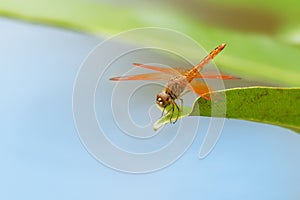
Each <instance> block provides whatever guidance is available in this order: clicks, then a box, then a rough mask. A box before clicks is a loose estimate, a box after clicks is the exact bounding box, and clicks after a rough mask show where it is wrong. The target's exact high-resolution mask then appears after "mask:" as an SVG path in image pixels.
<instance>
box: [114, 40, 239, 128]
mask: <svg viewBox="0 0 300 200" xmlns="http://www.w3.org/2000/svg"><path fill="white" fill-rule="evenodd" d="M225 46H226V43H223V44H221V45H219V46H217V47H216V48H215V49H214V50H212V51H211V52H210V53H209V54H208V55H207V56H206V57H204V58H203V59H202V60H201V61H200V62H199V63H198V64H196V65H195V66H194V67H192V68H191V69H185V68H165V67H157V66H151V65H143V64H139V63H133V65H134V66H136V67H141V68H145V69H149V70H153V71H156V73H147V74H137V75H129V76H119V77H113V78H110V80H111V81H129V80H165V81H167V84H166V86H165V88H164V89H163V90H162V91H161V92H159V93H158V94H157V95H156V104H157V105H158V106H159V107H161V108H162V110H163V111H162V116H163V115H164V113H165V115H167V114H169V113H170V115H171V116H170V123H176V122H177V120H178V118H179V116H180V112H182V110H183V99H182V96H183V95H184V94H186V92H189V91H193V92H194V93H196V94H197V95H199V96H200V97H202V98H204V99H206V100H211V97H210V96H209V95H208V94H209V93H211V92H212V91H214V90H213V89H212V88H211V87H210V86H207V84H206V83H205V82H203V81H201V79H204V78H210V79H222V80H230V79H239V78H237V77H235V76H230V75H226V74H221V73H218V74H216V73H212V72H203V73H200V71H201V70H202V69H203V67H204V66H205V65H206V64H207V63H209V62H210V61H211V60H212V59H213V58H214V57H215V56H216V55H218V54H219V53H220V52H221V51H222V50H223V49H224V48H225ZM199 79H200V80H199ZM176 101H180V103H181V107H179V106H178V104H177V103H176ZM166 108H169V109H167V110H166ZM176 109H177V116H173V115H174V112H175V110H176ZM174 117H175V120H173V121H172V119H173V118H174Z"/></svg>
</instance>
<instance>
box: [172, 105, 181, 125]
mask: <svg viewBox="0 0 300 200" xmlns="http://www.w3.org/2000/svg"><path fill="white" fill-rule="evenodd" d="M174 105H175V106H176V108H177V116H176V119H175V121H174V122H173V124H175V123H176V122H177V120H178V118H179V115H180V112H181V111H180V109H179V106H178V105H177V104H176V103H175V102H174V104H173V106H174Z"/></svg>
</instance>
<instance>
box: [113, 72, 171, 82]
mask: <svg viewBox="0 0 300 200" xmlns="http://www.w3.org/2000/svg"><path fill="white" fill-rule="evenodd" d="M171 77H172V76H171V75H169V74H163V73H149V74H137V75H130V76H118V77H113V78H110V79H109V80H111V81H130V80H169V79H170V78H171Z"/></svg>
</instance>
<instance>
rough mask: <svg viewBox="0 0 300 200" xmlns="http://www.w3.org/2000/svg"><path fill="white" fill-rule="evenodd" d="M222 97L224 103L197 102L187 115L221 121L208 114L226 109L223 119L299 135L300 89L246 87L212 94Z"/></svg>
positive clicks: (221, 115)
mask: <svg viewBox="0 0 300 200" xmlns="http://www.w3.org/2000/svg"><path fill="white" fill-rule="evenodd" d="M216 93H218V94H219V95H226V102H224V101H220V102H218V101H217V102H213V101H207V100H205V99H203V98H198V99H197V101H196V102H197V103H196V104H195V105H196V106H194V108H193V111H192V113H191V114H190V115H196V116H197V115H201V116H210V117H224V115H223V114H222V113H219V114H218V113H217V112H214V114H213V116H212V114H211V110H212V106H214V107H215V108H218V107H222V106H223V105H224V104H225V105H226V118H233V119H243V120H250V121H256V122H263V123H268V124H273V125H277V126H282V127H285V128H289V129H291V130H294V131H296V132H298V133H300V106H299V105H300V88H272V87H249V88H235V89H227V90H224V91H218V92H216Z"/></svg>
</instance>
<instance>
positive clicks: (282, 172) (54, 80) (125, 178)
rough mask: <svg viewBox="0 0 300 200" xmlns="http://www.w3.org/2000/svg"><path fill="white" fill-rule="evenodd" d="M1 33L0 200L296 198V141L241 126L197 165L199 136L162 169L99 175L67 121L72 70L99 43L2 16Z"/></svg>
mask: <svg viewBox="0 0 300 200" xmlns="http://www.w3.org/2000/svg"><path fill="white" fill-rule="evenodd" d="M0 27H1V32H0V44H1V45H0V55H1V61H0V88H1V98H0V110H1V112H0V120H1V122H0V132H1V138H0V159H1V165H0V177H1V178H0V188H1V192H0V199H3V200H4V199H30V200H32V199H73V200H74V199H130V200H135V199H145V200H146V199H149V200H150V199H151V200H153V199H173V200H174V199H207V200H219V199H222V200H223V199H249V200H250V199H264V200H265V199H273V200H275V199H278V200H279V199H288V200H298V199H300V190H299V185H300V173H299V169H300V159H299V153H300V136H299V135H297V134H296V133H294V132H292V131H289V130H287V129H283V128H280V127H275V126H270V125H264V124H258V123H252V122H246V121H238V120H226V122H225V127H224V129H223V133H222V135H221V138H220V140H219V141H218V143H217V145H216V147H215V148H214V150H213V151H212V152H211V153H210V154H209V156H208V157H206V158H205V159H203V160H199V159H198V157H197V155H198V152H199V146H200V144H201V142H202V139H203V135H202V134H201V133H199V134H198V136H197V138H196V140H195V142H194V143H193V145H192V146H191V148H190V149H189V150H188V151H187V152H186V153H185V154H184V155H183V156H182V157H181V158H180V159H179V160H178V161H177V162H175V163H174V164H173V165H171V166H169V167H167V168H165V169H162V170H160V171H157V172H154V173H148V174H140V175H132V174H126V173H121V172H117V171H114V170H112V169H110V168H108V167H105V166H104V165H102V164H100V163H99V162H98V161H96V160H95V159H94V158H93V157H92V156H91V155H90V154H89V153H88V152H87V151H86V149H85V148H84V147H83V145H82V144H81V142H80V139H79V137H78V134H77V132H76V129H75V126H74V121H73V114H72V90H73V83H74V81H75V78H76V74H77V71H78V70H79V68H80V64H81V63H82V61H83V60H84V58H85V57H86V56H87V55H88V53H89V52H90V51H91V50H92V49H93V48H94V47H95V46H96V45H97V44H98V43H99V42H101V41H102V39H101V38H96V37H93V36H89V35H85V34H81V33H77V32H72V31H68V30H62V29H56V28H52V27H46V26H41V25H35V24H28V23H24V22H20V21H14V20H10V19H4V18H2V19H0ZM204 122H205V120H204ZM203 126H205V124H204V125H203Z"/></svg>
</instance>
